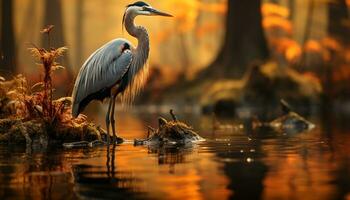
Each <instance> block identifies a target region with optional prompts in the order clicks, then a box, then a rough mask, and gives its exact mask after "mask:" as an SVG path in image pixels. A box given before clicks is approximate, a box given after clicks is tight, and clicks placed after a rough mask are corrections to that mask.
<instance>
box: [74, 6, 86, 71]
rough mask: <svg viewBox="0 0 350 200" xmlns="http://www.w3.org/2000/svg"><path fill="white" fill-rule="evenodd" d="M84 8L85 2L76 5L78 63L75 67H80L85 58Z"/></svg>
mask: <svg viewBox="0 0 350 200" xmlns="http://www.w3.org/2000/svg"><path fill="white" fill-rule="evenodd" d="M83 8H84V0H78V1H77V5H76V34H75V41H76V44H75V45H76V47H75V49H76V53H75V54H76V62H75V66H76V67H80V66H81V65H82V62H83V60H82V58H83Z"/></svg>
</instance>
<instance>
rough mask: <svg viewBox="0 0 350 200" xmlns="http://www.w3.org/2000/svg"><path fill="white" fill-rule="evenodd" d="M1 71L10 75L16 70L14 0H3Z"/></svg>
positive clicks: (0, 43)
mask: <svg viewBox="0 0 350 200" xmlns="http://www.w3.org/2000/svg"><path fill="white" fill-rule="evenodd" d="M0 6H1V39H0V73H1V75H2V76H5V77H10V76H11V75H13V73H14V72H15V71H16V47H15V34H14V26H13V9H12V6H13V1H12V0H1V5H0Z"/></svg>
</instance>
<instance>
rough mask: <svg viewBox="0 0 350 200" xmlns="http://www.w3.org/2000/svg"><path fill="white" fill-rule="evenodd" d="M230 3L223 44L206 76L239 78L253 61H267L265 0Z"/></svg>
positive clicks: (235, 0) (233, 1) (234, 0)
mask: <svg viewBox="0 0 350 200" xmlns="http://www.w3.org/2000/svg"><path fill="white" fill-rule="evenodd" d="M227 3H228V11H227V18H226V34H225V37H224V40H223V46H222V48H221V50H220V51H219V54H218V56H217V58H216V59H215V61H214V62H213V63H212V64H211V65H210V66H209V68H208V69H206V70H205V75H207V74H214V75H216V76H218V75H219V76H229V77H234V78H237V77H240V76H242V74H243V73H244V72H245V71H246V67H247V66H248V65H249V64H250V63H252V62H253V61H257V60H265V59H266V58H267V57H268V47H267V43H266V39H265V35H264V31H263V27H262V15H261V0H250V1H241V0H230V1H227ZM218 66H219V67H220V70H219V69H218V68H217V67H218Z"/></svg>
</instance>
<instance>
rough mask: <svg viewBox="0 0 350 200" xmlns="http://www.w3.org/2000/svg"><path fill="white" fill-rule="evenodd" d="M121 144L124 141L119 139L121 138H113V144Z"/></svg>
mask: <svg viewBox="0 0 350 200" xmlns="http://www.w3.org/2000/svg"><path fill="white" fill-rule="evenodd" d="M123 142H124V139H123V138H121V137H118V136H116V137H115V138H113V143H114V144H121V143H123Z"/></svg>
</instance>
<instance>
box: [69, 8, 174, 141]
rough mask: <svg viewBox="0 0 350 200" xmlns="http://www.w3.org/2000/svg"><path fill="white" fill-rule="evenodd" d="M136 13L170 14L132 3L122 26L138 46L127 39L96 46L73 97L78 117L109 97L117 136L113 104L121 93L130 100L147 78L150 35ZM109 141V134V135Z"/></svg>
mask: <svg viewBox="0 0 350 200" xmlns="http://www.w3.org/2000/svg"><path fill="white" fill-rule="evenodd" d="M137 15H148V16H153V15H159V16H171V15H169V14H166V13H163V12H160V11H157V10H155V9H153V8H152V7H151V6H149V5H148V4H146V3H144V2H140V1H139V2H136V3H134V4H129V5H128V6H127V8H126V11H125V13H124V16H123V23H122V24H123V26H124V25H125V28H126V30H127V32H128V33H129V34H130V35H132V36H133V37H136V38H137V40H138V45H137V47H136V48H135V47H133V46H132V44H131V43H130V42H129V41H127V40H125V39H115V40H112V41H110V42H108V43H107V44H105V45H103V46H102V47H101V48H99V49H98V50H96V51H95V52H94V53H93V54H91V56H90V57H89V58H88V59H87V60H86V61H85V63H84V64H83V66H82V67H81V69H80V71H79V74H78V76H77V78H76V81H75V84H74V88H73V93H72V99H73V105H72V115H73V117H77V116H78V115H79V113H81V112H82V111H83V110H84V108H85V107H86V106H87V105H88V104H89V103H90V102H91V101H92V100H103V99H105V98H110V101H109V106H108V111H107V114H106V125H107V134H108V135H109V124H110V122H111V123H112V130H113V139H114V140H115V136H116V134H115V122H114V105H115V99H116V97H117V95H118V94H121V100H122V102H125V103H130V102H132V100H133V99H134V97H135V95H136V94H137V93H138V92H139V91H140V89H141V88H142V86H143V85H144V83H145V80H146V78H147V65H146V62H147V59H148V55H149V36H148V33H147V30H146V29H145V28H144V27H142V26H136V25H135V24H134V19H135V17H136V16H137ZM107 139H108V143H109V137H107Z"/></svg>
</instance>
